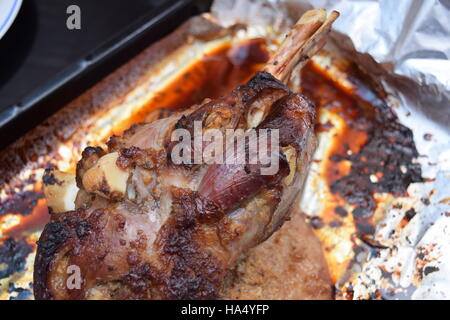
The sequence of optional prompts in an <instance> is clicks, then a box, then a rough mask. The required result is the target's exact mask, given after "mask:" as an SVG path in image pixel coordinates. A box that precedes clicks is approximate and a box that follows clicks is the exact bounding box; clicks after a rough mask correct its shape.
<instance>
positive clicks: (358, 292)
mask: <svg viewBox="0 0 450 320" xmlns="http://www.w3.org/2000/svg"><path fill="white" fill-rule="evenodd" d="M312 7H317V8H318V7H323V8H327V9H328V10H337V11H339V12H340V14H341V16H340V18H339V19H338V20H337V21H336V23H335V24H334V29H335V30H336V31H338V32H340V33H342V34H344V35H346V36H348V37H349V38H350V39H351V40H352V42H353V46H354V48H352V47H349V48H346V49H347V50H355V49H356V51H355V59H357V60H358V58H359V57H360V56H362V55H360V54H359V53H368V54H370V55H371V56H372V57H373V58H374V59H375V61H376V62H378V65H377V67H378V68H379V70H378V71H380V70H381V72H378V71H377V73H379V74H380V79H381V81H382V83H383V85H384V89H385V90H386V91H387V92H388V94H389V104H390V106H391V107H392V108H393V109H394V111H395V113H396V114H397V115H398V117H399V119H400V122H401V123H402V124H403V125H405V126H407V127H409V128H410V129H411V130H412V131H413V134H414V141H415V144H416V147H417V150H418V152H419V154H420V156H419V157H418V159H417V162H418V163H420V165H421V167H422V175H423V177H425V178H426V181H425V182H423V183H413V184H411V185H410V186H409V188H408V196H405V197H402V198H399V199H396V201H395V204H393V205H392V206H391V207H390V208H388V209H387V210H386V215H385V217H384V219H383V220H382V221H381V222H379V223H378V225H377V228H376V232H375V238H376V239H377V241H378V242H379V243H380V245H381V247H380V248H379V249H378V250H377V253H376V254H372V255H368V256H363V257H361V258H360V259H359V260H361V263H360V265H359V266H358V268H355V269H354V270H351V271H352V273H351V275H350V276H348V277H347V278H345V279H342V281H341V283H338V284H337V285H339V286H341V287H351V291H352V298H355V299H367V298H372V297H382V298H385V299H390V298H391V299H450V187H449V185H450V59H449V58H450V24H449V23H448V22H449V21H450V2H449V1H445V0H442V1H437V0H436V1H433V0H425V1H417V0H400V1H392V0H378V1H377V0H372V1H369V0H367V1H360V0H359V1H358V0H314V1H313V0H305V1H255V0H253V1H250V0H234V1H225V0H216V1H215V2H214V4H213V7H212V12H213V14H214V16H215V17H216V18H217V19H218V20H219V21H220V22H221V23H222V24H223V25H224V26H230V25H232V24H236V23H245V24H249V25H252V26H254V27H255V28H256V29H257V27H258V26H260V27H261V28H263V27H264V25H268V24H269V25H271V26H272V27H274V28H275V29H280V30H283V28H286V27H287V26H288V25H289V24H290V23H292V22H293V21H294V19H295V18H296V17H298V16H299V14H300V13H301V12H302V11H304V10H306V9H310V8H312ZM289 18H290V19H289ZM343 46H345V44H343ZM358 63H360V64H361V65H362V66H363V67H364V66H365V64H366V63H367V59H360V60H359V61H358ZM367 68H368V69H373V66H367ZM302 207H308V205H306V206H303V204H302ZM399 207H402V209H401V210H400V209H398V208H399ZM405 208H406V209H408V208H409V209H413V210H414V212H415V215H414V216H413V217H412V218H411V221H410V222H409V223H408V224H407V225H406V226H405V227H404V228H401V229H399V228H398V224H399V221H400V220H401V219H402V218H403V217H404V212H405ZM305 211H306V213H307V214H308V210H305ZM386 272H389V273H390V274H391V276H390V277H389V278H386V277H384V275H383V274H384V273H386Z"/></svg>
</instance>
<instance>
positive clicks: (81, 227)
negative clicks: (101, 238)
mask: <svg viewBox="0 0 450 320" xmlns="http://www.w3.org/2000/svg"><path fill="white" fill-rule="evenodd" d="M91 229H92V224H91V223H89V222H88V221H84V220H83V221H80V222H79V223H78V225H77V226H76V228H75V232H76V234H77V236H78V238H79V239H83V238H84V237H86V236H87V235H88V234H89V232H90V230H91Z"/></svg>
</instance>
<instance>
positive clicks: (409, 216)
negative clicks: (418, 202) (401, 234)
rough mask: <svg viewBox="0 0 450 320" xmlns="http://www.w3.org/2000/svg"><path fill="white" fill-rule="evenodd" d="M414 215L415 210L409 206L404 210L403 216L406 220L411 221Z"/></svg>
mask: <svg viewBox="0 0 450 320" xmlns="http://www.w3.org/2000/svg"><path fill="white" fill-rule="evenodd" d="M415 215H416V210H414V208H411V209H409V210H408V211H406V212H405V217H404V218H405V220H406V221H407V222H409V221H411V219H412V218H414V216H415Z"/></svg>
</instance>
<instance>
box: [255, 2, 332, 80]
mask: <svg viewBox="0 0 450 320" xmlns="http://www.w3.org/2000/svg"><path fill="white" fill-rule="evenodd" d="M338 17H339V13H338V12H336V11H332V12H331V13H330V15H329V16H328V18H327V12H326V10H325V9H314V10H309V11H306V12H305V14H303V15H302V16H301V18H300V19H299V20H298V21H297V23H296V24H295V26H294V27H293V28H292V31H291V32H290V34H289V36H288V37H287V38H286V39H285V40H284V41H283V43H282V44H281V46H280V48H279V49H278V50H277V52H276V53H275V54H274V55H273V56H272V57H271V58H270V60H269V62H267V64H266V66H265V67H264V69H263V71H266V72H269V73H270V74H272V75H273V76H274V77H275V78H277V79H278V80H280V81H283V82H284V83H287V81H288V80H289V76H290V74H291V72H292V70H293V69H294V68H296V67H297V66H298V65H299V64H300V65H302V64H304V63H305V62H306V61H307V60H308V59H309V58H310V57H311V56H313V55H314V54H315V53H316V52H317V51H319V50H320V49H321V48H322V46H323V45H324V44H325V37H326V36H327V34H328V33H329V32H330V30H331V25H332V24H333V22H334V21H335V20H336V19H337V18H338Z"/></svg>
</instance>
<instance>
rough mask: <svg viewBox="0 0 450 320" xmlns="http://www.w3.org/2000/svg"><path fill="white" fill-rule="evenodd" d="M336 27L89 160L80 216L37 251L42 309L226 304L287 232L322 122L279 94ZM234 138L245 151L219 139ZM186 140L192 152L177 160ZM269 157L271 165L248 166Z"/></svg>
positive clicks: (308, 36)
mask: <svg viewBox="0 0 450 320" xmlns="http://www.w3.org/2000/svg"><path fill="white" fill-rule="evenodd" d="M336 17H337V13H332V15H331V16H330V17H329V18H328V19H326V13H325V11H324V10H313V11H309V12H307V13H306V14H305V15H304V16H303V17H302V18H301V19H300V20H299V22H298V23H297V25H296V26H295V28H294V31H293V33H292V34H291V35H290V36H289V37H288V38H287V39H286V41H285V42H284V44H283V45H282V46H281V48H280V50H279V51H278V53H277V54H276V55H275V56H274V57H273V58H272V59H271V60H270V61H269V63H268V65H267V66H266V68H265V69H264V71H261V72H258V73H257V74H256V75H255V76H254V77H253V78H252V79H251V80H250V81H249V82H248V83H247V84H245V85H243V86H240V87H238V88H236V89H235V90H233V91H232V92H231V93H230V94H228V95H226V96H224V97H221V98H219V99H216V100H206V101H204V102H203V103H202V104H201V105H198V106H193V107H191V108H190V109H188V110H186V111H183V112H180V113H176V114H173V115H170V116H169V117H167V118H164V119H160V120H157V121H154V122H151V123H142V124H138V125H135V126H133V127H132V128H130V129H129V130H127V131H126V132H125V133H124V134H123V136H121V137H118V136H113V137H112V138H111V139H110V140H109V142H108V144H107V146H108V147H107V149H106V150H105V149H102V148H100V147H96V148H94V147H88V148H86V149H85V150H84V152H83V154H82V159H81V160H80V162H79V163H78V165H77V171H76V181H77V186H78V188H79V191H78V194H77V197H76V200H75V210H73V211H69V212H65V213H55V214H53V215H52V219H51V222H50V223H49V224H47V226H46V227H45V229H44V231H43V233H42V235H41V238H40V240H39V242H38V252H37V257H36V261H35V269H34V291H35V296H36V298H37V299H96V298H101V299H130V298H132V299H205V298H220V297H221V294H222V290H223V286H224V283H225V282H226V279H227V275H228V272H229V270H231V269H232V268H233V267H234V266H235V265H236V263H237V262H238V261H239V259H240V258H242V256H243V255H245V253H246V252H247V251H248V250H249V249H250V248H252V247H254V246H256V245H257V244H259V243H261V242H262V241H264V240H265V239H267V238H268V237H270V236H271V235H272V234H273V232H275V231H276V230H277V229H278V228H279V227H280V226H281V225H282V224H283V222H284V221H285V220H286V219H287V218H288V216H289V209H290V208H291V206H292V205H293V203H294V201H295V199H296V198H297V197H298V195H299V193H300V191H301V188H302V185H303V182H304V179H305V176H306V171H307V169H308V166H309V162H310V160H311V157H312V154H313V151H314V147H315V138H314V130H313V129H314V122H315V110H314V106H313V105H312V103H311V102H310V101H308V100H307V99H306V98H305V97H303V96H302V95H300V94H295V93H293V92H291V91H290V90H289V89H288V88H287V87H286V85H285V83H283V82H287V80H288V77H289V74H290V72H291V71H292V70H293V69H294V68H295V67H296V66H297V65H298V62H299V61H300V62H301V61H303V60H305V59H304V58H305V57H307V56H308V55H311V54H313V53H314V51H315V50H317V49H318V48H319V47H320V45H321V43H322V42H323V39H324V35H325V34H326V33H327V32H328V31H329V29H330V26H331V23H332V22H333V21H334V20H335V19H336ZM253 129H254V130H253ZM231 131H232V132H233V133H234V137H233V138H236V140H237V141H239V139H241V140H240V141H241V143H240V144H239V143H234V142H233V143H231V144H227V143H226V139H223V140H220V139H216V138H217V137H219V136H223V137H226V136H227V134H228V133H229V132H231ZM198 135H201V136H202V137H203V141H202V142H200V144H198V143H197V144H196V139H195V138H196V137H197V136H198ZM181 136H183V137H184V138H185V139H184V140H186V137H189V139H191V141H190V142H192V143H191V144H190V145H191V146H192V148H190V149H189V148H188V149H180V148H179V147H180V144H178V142H179V141H178V140H177V139H174V137H175V138H180V137H181ZM206 136H210V137H215V138H214V139H211V143H205V142H204V141H205V137H206ZM262 138H264V139H262ZM275 138H276V139H275ZM233 141H234V140H233ZM261 141H265V142H267V143H266V145H265V146H264V148H263V147H262V146H261V144H260V142H261ZM184 142H186V141H184ZM238 149H240V150H241V152H239V150H238ZM211 150H213V152H207V151H211ZM217 150H221V151H217ZM235 150H236V153H234V151H235ZM261 150H263V153H264V156H263V158H264V157H265V158H267V159H269V160H270V162H263V161H250V159H251V158H252V156H254V155H255V154H258V155H260V154H261ZM199 154H200V155H205V154H211V155H214V156H213V157H210V158H208V159H207V158H204V157H203V158H202V159H200V160H201V161H196V160H198V159H197V158H196V157H198V155H199ZM230 155H231V156H230ZM236 155H237V156H236ZM180 159H184V160H185V161H183V162H181V163H180V162H179V160H180ZM218 159H219V161H217V160H218ZM212 160H216V161H212ZM240 160H242V161H240ZM272 169H273V170H272ZM270 170H272V171H270ZM59 177H60V174H59V173H58V172H55V171H52V170H49V171H47V172H46V174H45V176H44V182H45V184H46V185H47V186H49V187H50V186H51V187H53V188H54V187H55V186H58V185H63V183H62V182H61V181H59ZM50 200H51V199H50ZM50 200H49V206H51V205H50V203H52V202H51V201H50ZM50 209H53V211H55V212H57V211H58V210H56V209H55V208H50ZM71 268H72V269H71ZM68 269H70V270H73V274H76V273H77V272H79V276H80V279H79V282H78V283H77V279H72V278H70V277H71V275H72V273H71V272H68V271H67V270H68Z"/></svg>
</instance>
